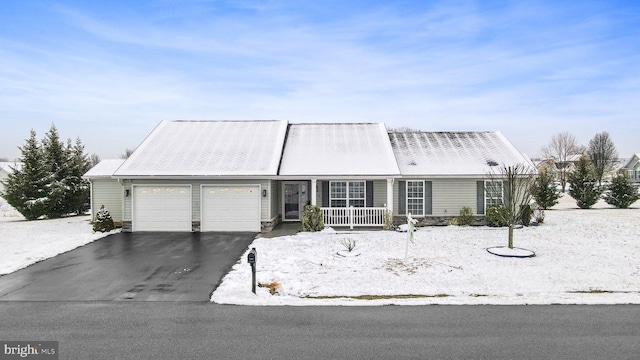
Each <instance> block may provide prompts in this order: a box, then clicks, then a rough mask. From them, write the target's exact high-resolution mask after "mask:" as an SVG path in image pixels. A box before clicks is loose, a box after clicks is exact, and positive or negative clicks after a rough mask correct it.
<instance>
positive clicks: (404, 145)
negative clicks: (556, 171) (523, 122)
mask: <svg viewBox="0 0 640 360" xmlns="http://www.w3.org/2000/svg"><path fill="white" fill-rule="evenodd" d="M389 139H390V140H391V146H392V148H393V151H394V153H395V156H396V159H397V161H398V166H399V167H400V172H401V174H402V175H403V176H407V175H416V176H418V175H432V176H445V175H452V176H484V175H486V174H489V173H493V172H495V171H496V170H495V166H496V165H507V166H511V165H515V164H525V165H527V166H529V167H530V169H531V171H532V172H535V166H534V165H533V163H532V162H531V160H530V159H529V158H528V157H527V156H524V155H522V154H521V153H520V152H519V151H518V150H517V149H516V148H515V147H514V146H513V145H512V144H511V143H510V142H509V140H507V138H506V137H505V136H504V135H502V133H500V132H497V131H482V132H390V133H389Z"/></svg>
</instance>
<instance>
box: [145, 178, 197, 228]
mask: <svg viewBox="0 0 640 360" xmlns="http://www.w3.org/2000/svg"><path fill="white" fill-rule="evenodd" d="M133 189H134V191H133V193H134V195H133V210H134V215H133V230H134V231H191V187H190V186H134V188H133Z"/></svg>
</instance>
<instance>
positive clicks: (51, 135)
mask: <svg viewBox="0 0 640 360" xmlns="http://www.w3.org/2000/svg"><path fill="white" fill-rule="evenodd" d="M42 152H43V160H44V166H45V169H46V171H47V173H48V174H47V175H48V176H47V191H48V192H49V200H48V202H47V216H48V217H49V218H59V217H61V216H62V215H64V214H67V213H68V212H69V204H68V201H67V199H66V194H67V192H68V190H69V189H68V188H67V184H66V183H65V178H66V177H67V175H68V174H69V168H68V163H67V161H68V159H69V149H68V147H65V146H64V143H63V142H62V141H61V140H60V135H58V130H57V129H56V126H55V125H53V124H52V125H51V129H50V130H49V132H48V133H47V134H46V135H45V137H44V139H43V140H42Z"/></svg>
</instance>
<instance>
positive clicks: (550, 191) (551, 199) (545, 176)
mask: <svg viewBox="0 0 640 360" xmlns="http://www.w3.org/2000/svg"><path fill="white" fill-rule="evenodd" d="M531 195H533V198H534V200H535V201H536V202H537V203H538V205H540V207H541V208H542V209H544V210H546V209H548V208H550V207H552V206H553V205H555V204H557V203H558V199H560V189H558V187H557V186H556V182H555V179H554V176H553V174H552V173H550V172H549V171H548V170H544V171H542V172H540V174H539V175H538V177H537V178H536V180H535V181H534V182H533V185H532V186H531Z"/></svg>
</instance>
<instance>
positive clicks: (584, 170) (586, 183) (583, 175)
mask: <svg viewBox="0 0 640 360" xmlns="http://www.w3.org/2000/svg"><path fill="white" fill-rule="evenodd" d="M568 180H569V183H570V184H571V187H570V188H569V195H571V197H572V198H574V199H575V200H576V202H577V204H578V206H579V207H580V208H581V209H589V208H591V207H592V206H593V205H594V204H595V203H596V202H598V199H600V194H601V191H600V187H599V186H598V181H597V180H596V176H595V172H594V169H593V165H592V164H591V161H590V160H589V158H588V157H586V156H583V157H581V158H580V160H578V164H577V165H576V169H575V170H574V171H572V172H570V173H569V176H568Z"/></svg>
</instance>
